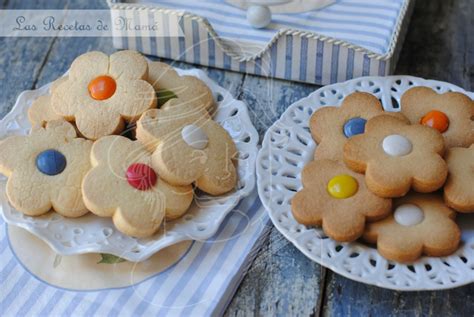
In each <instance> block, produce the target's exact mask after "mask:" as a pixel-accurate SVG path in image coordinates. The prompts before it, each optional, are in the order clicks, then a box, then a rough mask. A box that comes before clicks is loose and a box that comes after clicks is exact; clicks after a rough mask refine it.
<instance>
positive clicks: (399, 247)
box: [363, 193, 461, 262]
mask: <svg viewBox="0 0 474 317" xmlns="http://www.w3.org/2000/svg"><path fill="white" fill-rule="evenodd" d="M393 210H394V212H393V214H392V215H390V216H389V217H387V218H385V219H383V220H380V221H377V222H373V223H369V224H368V225H367V227H366V231H365V233H364V235H363V238H364V240H366V241H368V242H370V243H374V244H375V243H376V244H377V250H378V251H379V252H380V254H382V256H384V257H385V258H387V259H389V260H393V261H397V262H413V261H415V260H417V259H418V258H419V257H421V256H422V255H427V256H436V257H440V256H447V255H450V254H452V253H453V252H454V251H456V250H457V248H458V246H459V242H460V240H461V230H460V229H459V227H458V225H457V224H456V222H455V221H454V219H455V217H456V212H455V211H454V210H452V209H450V208H448V207H447V206H446V205H445V204H444V202H443V199H442V197H441V196H439V195H436V194H418V193H411V194H408V195H407V196H405V197H403V198H399V199H396V200H394V209H393Z"/></svg>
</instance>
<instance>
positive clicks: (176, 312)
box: [0, 194, 268, 317]
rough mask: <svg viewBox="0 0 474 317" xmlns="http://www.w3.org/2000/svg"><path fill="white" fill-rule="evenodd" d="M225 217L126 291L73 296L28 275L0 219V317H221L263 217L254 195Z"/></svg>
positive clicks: (265, 220)
mask: <svg viewBox="0 0 474 317" xmlns="http://www.w3.org/2000/svg"><path fill="white" fill-rule="evenodd" d="M235 210H236V211H238V212H232V213H230V215H229V217H227V218H226V220H225V221H224V223H223V224H222V226H221V227H220V229H219V231H218V232H217V233H216V235H215V236H214V237H212V238H211V239H210V240H208V241H204V242H194V244H193V245H192V247H191V248H190V249H189V250H188V252H187V253H186V254H185V255H184V256H183V258H182V259H181V260H180V261H179V262H177V263H176V264H174V265H173V266H172V267H170V268H168V269H166V270H165V271H163V272H161V273H158V274H156V275H155V276H152V277H150V278H148V279H146V280H144V281H143V282H140V283H138V284H135V285H133V286H130V287H124V288H115V289H104V290H98V291H74V290H67V289H62V288H57V287H55V286H52V285H49V284H47V283H46V282H44V281H42V280H40V279H39V278H37V277H35V276H33V275H32V274H31V273H29V272H28V271H27V270H26V269H25V267H24V266H23V264H22V263H20V262H19V261H18V258H17V257H16V255H15V254H14V253H13V252H12V250H11V249H10V247H9V239H8V235H7V230H8V229H7V228H8V227H7V225H6V224H5V223H4V222H3V220H1V219H0V224H1V225H0V260H1V261H0V272H1V273H0V276H1V287H0V314H1V315H2V316H20V315H21V316H25V315H27V316H46V315H48V316H52V315H54V316H72V315H74V316H93V315H95V316H111V317H112V316H117V315H120V316H150V315H158V316H210V315H216V314H221V313H222V312H223V310H224V309H225V307H226V306H227V304H228V302H229V301H230V299H231V297H232V295H233V293H234V292H235V290H236V288H237V286H238V284H239V282H240V280H241V278H242V276H243V273H244V272H245V271H246V269H247V268H248V266H249V265H250V263H251V260H252V259H253V257H254V256H255V254H256V252H257V250H258V247H259V244H261V242H262V241H263V240H264V239H261V237H262V235H263V234H264V233H265V232H266V231H267V230H266V229H268V226H267V223H268V216H267V214H266V213H265V211H264V208H263V207H262V205H261V203H260V200H259V199H258V198H257V195H256V194H253V195H252V196H250V197H248V198H246V199H244V200H243V201H242V202H241V203H240V204H239V205H238V206H237V207H236V209H235Z"/></svg>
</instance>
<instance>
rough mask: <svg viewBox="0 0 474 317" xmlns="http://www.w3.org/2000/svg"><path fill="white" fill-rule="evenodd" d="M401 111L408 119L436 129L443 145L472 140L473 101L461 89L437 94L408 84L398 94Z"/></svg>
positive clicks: (454, 145) (464, 143) (468, 144)
mask: <svg viewBox="0 0 474 317" xmlns="http://www.w3.org/2000/svg"><path fill="white" fill-rule="evenodd" d="M401 112H402V113H403V114H404V115H405V116H406V117H407V118H408V119H409V120H410V122H411V123H413V124H415V123H420V124H422V125H426V126H429V127H432V128H434V129H436V130H437V131H439V132H440V133H441V134H442V135H443V137H444V140H445V143H446V147H447V148H450V147H468V146H470V145H471V144H472V143H474V121H473V118H474V101H472V100H471V98H469V97H468V96H466V95H464V94H462V93H459V92H447V93H444V94H438V93H437V92H435V91H434V90H433V89H431V88H428V87H415V88H411V89H409V90H408V91H406V92H405V93H404V94H403V96H402V98H401Z"/></svg>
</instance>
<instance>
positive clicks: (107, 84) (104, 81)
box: [87, 76, 117, 100]
mask: <svg viewBox="0 0 474 317" xmlns="http://www.w3.org/2000/svg"><path fill="white" fill-rule="evenodd" d="M87 88H88V89H89V93H90V94H91V97H92V98H94V99H95V100H105V99H109V98H110V97H112V96H113V94H114V93H115V89H116V88H117V84H116V83H115V80H114V79H113V78H112V77H110V76H99V77H96V78H94V79H92V80H91V82H90V83H89V86H87Z"/></svg>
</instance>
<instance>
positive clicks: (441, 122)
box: [420, 110, 449, 133]
mask: <svg viewBox="0 0 474 317" xmlns="http://www.w3.org/2000/svg"><path fill="white" fill-rule="evenodd" d="M420 123H421V124H423V125H426V126H429V127H431V128H433V129H436V130H438V131H439V132H440V133H443V132H444V131H446V130H448V127H449V119H448V116H447V115H445V114H444V112H441V111H437V110H433V111H430V112H428V113H427V114H425V116H424V117H423V118H421V120H420Z"/></svg>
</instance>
